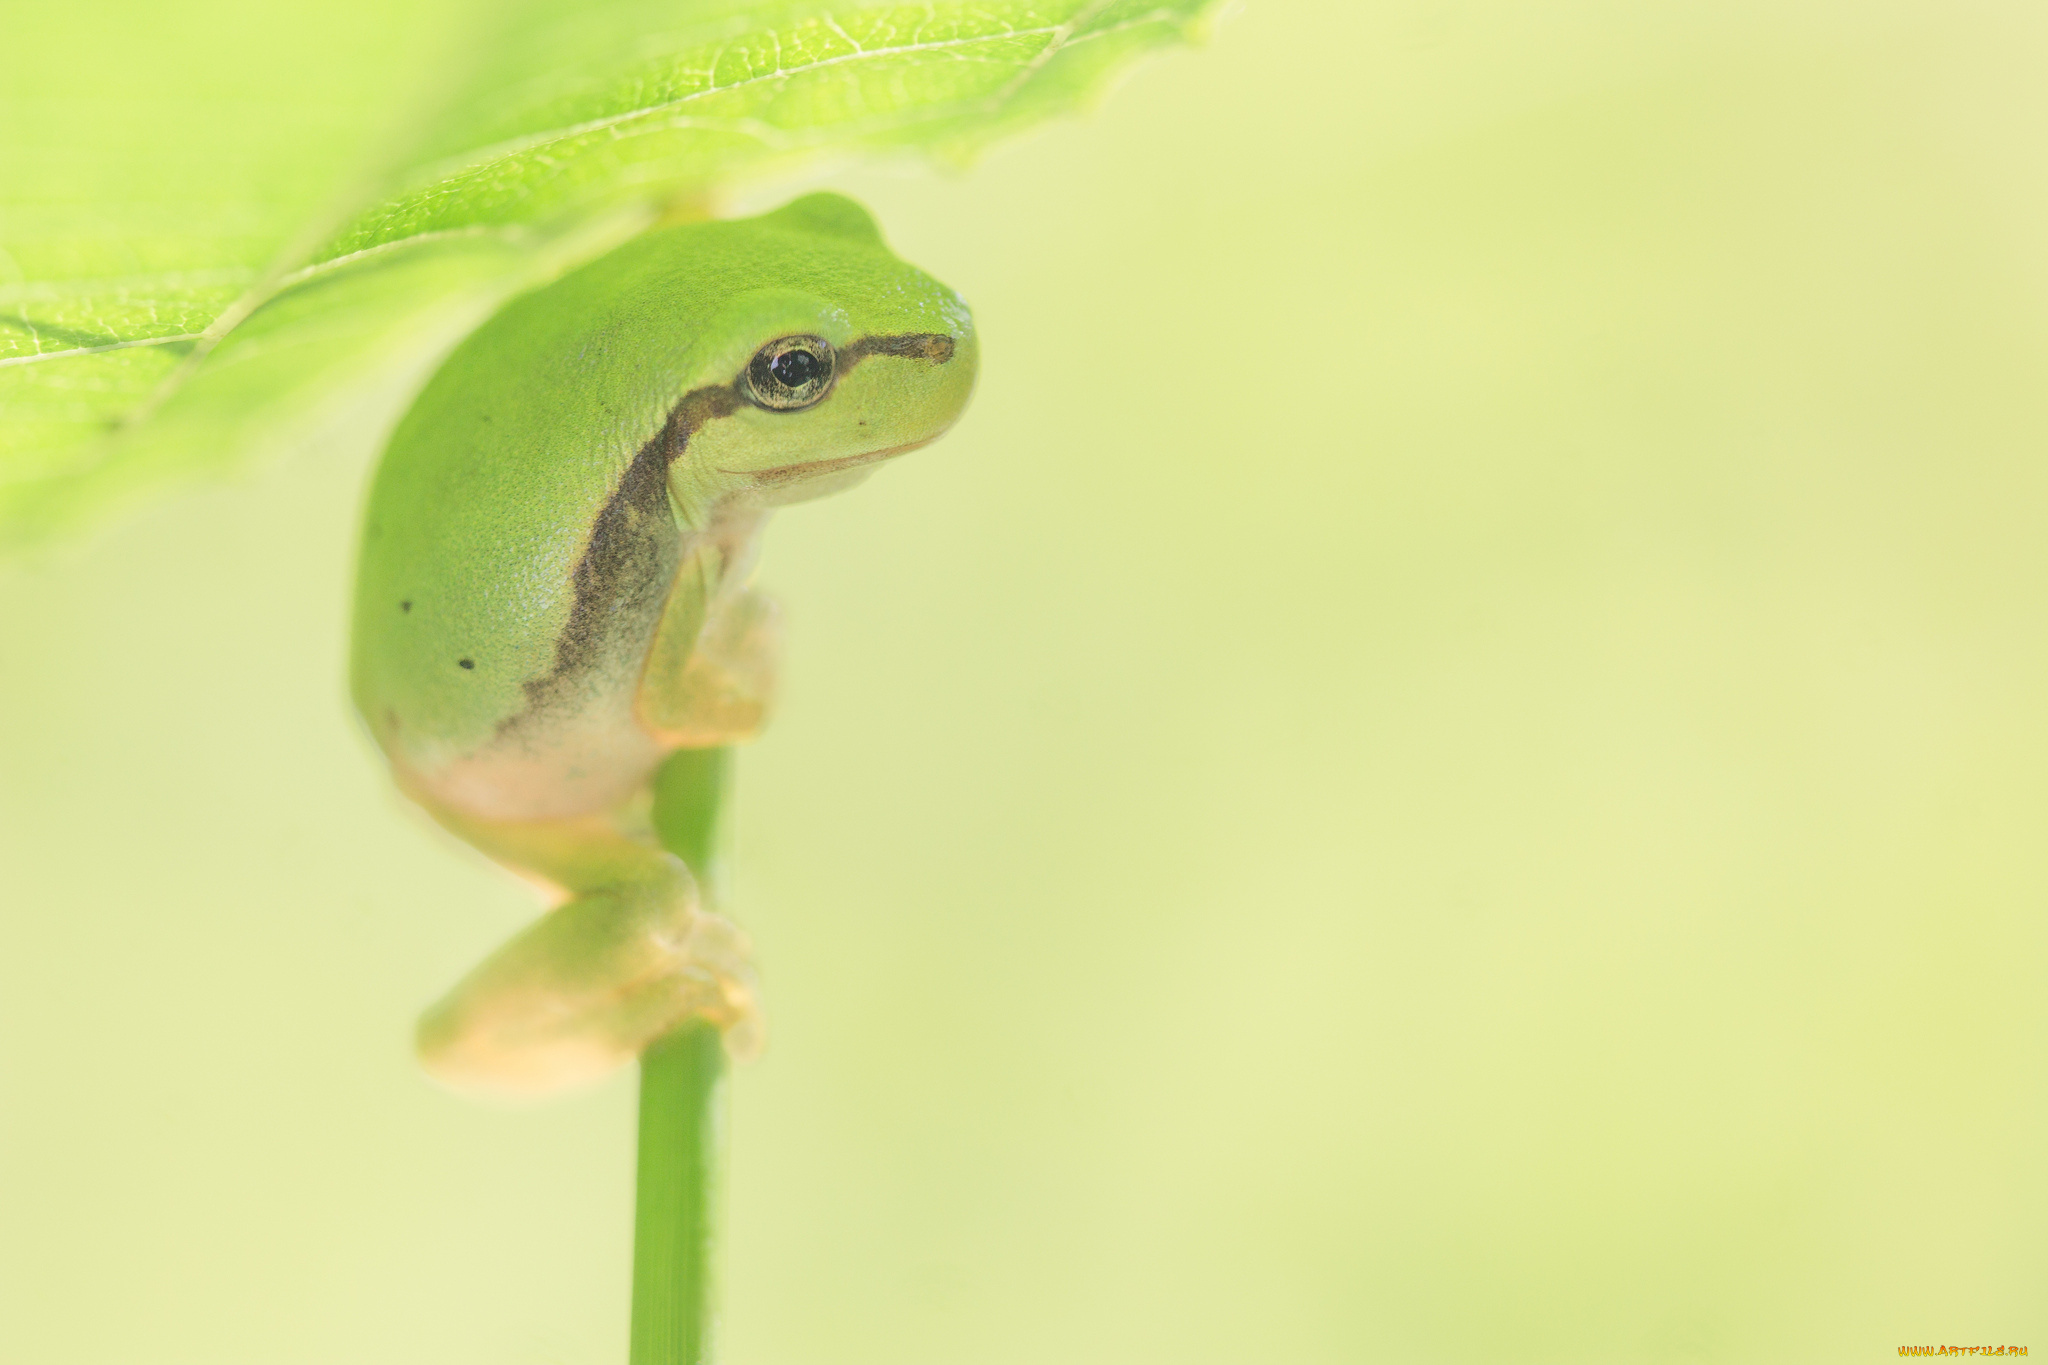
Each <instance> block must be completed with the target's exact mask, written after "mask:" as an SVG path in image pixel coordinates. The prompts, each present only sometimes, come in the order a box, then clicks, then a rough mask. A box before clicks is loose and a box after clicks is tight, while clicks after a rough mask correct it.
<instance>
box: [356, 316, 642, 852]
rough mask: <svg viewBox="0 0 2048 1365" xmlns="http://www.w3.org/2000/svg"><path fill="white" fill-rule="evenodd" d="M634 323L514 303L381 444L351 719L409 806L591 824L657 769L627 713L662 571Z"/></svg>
mask: <svg viewBox="0 0 2048 1365" xmlns="http://www.w3.org/2000/svg"><path fill="white" fill-rule="evenodd" d="M634 321H635V319H632V318H630V317H629V318H626V319H623V320H620V319H614V318H607V317H606V316H605V315H604V314H603V312H602V310H593V311H592V312H579V311H577V310H574V309H564V308H562V307H560V306H559V305H558V304H557V305H556V306H547V305H546V301H544V300H540V299H538V297H537V296H529V297H528V299H526V300H521V301H519V302H515V303H514V304H513V305H512V306H511V307H509V308H508V309H506V310H505V311H504V312H502V313H500V314H499V315H498V316H497V317H496V318H494V319H493V320H492V321H491V322H490V323H489V324H487V325H486V326H485V327H484V328H483V329H481V330H479V331H478V332H477V333H476V334H474V335H473V336H471V337H470V338H469V339H468V340H467V341H466V342H465V343H464V344H463V345H462V346H461V347H460V348H458V349H457V351H456V352H455V353H454V354H453V355H451V356H450V358H449V360H448V362H447V363H446V364H445V365H444V366H443V367H442V369H441V370H440V371H439V373H437V374H436V375H435V376H434V378H433V380H432V381H430V382H429V384H428V385H427V387H426V389H425V390H424V391H423V392H422V393H421V395H420V397H419V398H418V400H417V401H416V402H415V403H414V405H413V407H412V409H411V411H409V412H408V413H407V414H406V416H405V418H404V419H403V420H402V421H401V422H400V424H399V426H398V428H397V430H396V431H395V432H394V433H393V434H392V438H391V441H390V444H389V445H388V447H387V448H386V451H385V454H384V458H383V461H382V463H381V465H380V466H379V468H378V471H377V475H376V478H375V481H374V482H373V484H372V487H371V492H370V501H369V507H368V510H367V513H366V517H365V523H364V530H363V542H362V551H361V560H360V563H359V567H358V572H357V579H356V602H355V621H354V632H353V635H354V642H355V643H354V659H353V663H352V668H351V673H352V678H351V683H352V690H353V692H354V695H355V701H356V705H357V708H358V709H359V710H360V711H361V713H362V715H363V717H364V719H365V721H366V722H368V724H369V726H370V729H371V732H372V734H373V735H375V737H376V739H377V741H378V743H379V745H380V746H382V748H383V749H384V751H385V752H386V754H388V755H389V756H390V758H391V760H392V763H393V765H394V767H395V768H396V769H398V770H399V772H400V774H401V777H402V778H403V779H404V780H405V781H407V782H408V784H409V785H411V786H412V787H413V788H414V789H415V790H416V791H418V792H420V793H421V794H423V795H428V796H431V797H434V798H435V799H438V800H440V801H442V802H443V803H445V804H449V805H452V806H455V807H457V808H458V809H463V810H466V811H469V812H470V813H472V814H478V815H485V816H493V817H497V818H527V817H530V816H531V817H539V816H543V815H559V814H565V813H571V812H572V811H573V810H574V809H576V808H579V807H580V808H596V807H597V806H600V805H602V804H605V803H606V802H607V801H608V800H611V799H614V798H615V794H616V789H620V788H622V787H624V786H629V785H630V784H631V783H632V782H633V781H635V780H637V778H638V777H639V776H640V775H641V773H642V772H644V769H645V768H646V767H647V766H649V765H650V764H651V763H652V762H653V761H654V760H655V759H656V758H657V757H658V753H657V752H656V750H655V748H654V746H653V744H652V741H651V740H649V739H648V738H647V737H646V736H645V735H643V734H641V733H640V732H639V730H638V729H637V727H636V726H635V725H634V723H633V721H632V717H631V703H632V691H633V688H634V686H635V684H636V682H637V678H638V669H639V664H640V661H641V659H642V658H643V657H644V653H645V643H646V638H647V637H648V635H649V634H651V632H652V630H653V628H654V625H655V623H656V622H657V621H658V619H659V615H660V610H661V606H662V603H663V601H664V600H665V598H666V594H667V591H668V588H669V586H670V584H671V582H672V581H673V579H674V576H675V571H676V565H677V563H678V562H679V560H680V555H681V548H680V547H681V538H682V533H681V531H680V529H679V528H678V527H677V525H676V524H675V521H674V519H673V516H672V514H671V512H670V509H669V503H668V493H667V487H666V482H665V478H664V477H663V474H662V468H663V466H661V464H660V462H659V461H658V460H650V459H646V458H641V457H642V455H643V452H644V451H645V449H646V448H647V447H648V445H649V443H650V442H651V441H653V440H655V439H656V438H657V437H658V436H659V433H660V429H661V424H662V422H663V421H664V419H665V417H666V413H665V411H664V403H663V401H662V400H663V399H664V398H665V397H666V396H667V395H669V394H671V393H672V392H673V390H674V382H673V379H672V378H671V377H669V376H668V375H666V374H664V373H662V369H663V367H662V365H661V363H660V362H661V360H662V357H661V356H660V355H659V354H654V355H650V351H649V348H648V347H647V345H646V342H645V340H644V338H641V337H637V336H635V335H633V333H634V332H636V331H637V330H638V329H637V328H635V327H634V326H632V323H633V322H634Z"/></svg>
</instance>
